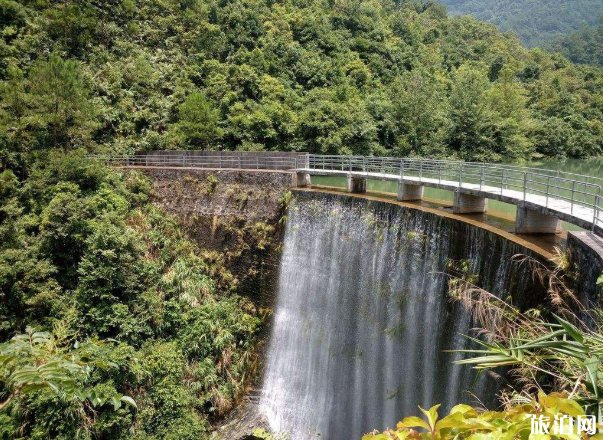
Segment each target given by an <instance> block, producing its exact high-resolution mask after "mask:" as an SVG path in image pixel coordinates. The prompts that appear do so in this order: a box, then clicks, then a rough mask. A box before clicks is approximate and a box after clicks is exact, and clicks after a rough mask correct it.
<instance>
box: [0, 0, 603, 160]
mask: <svg viewBox="0 0 603 440" xmlns="http://www.w3.org/2000/svg"><path fill="white" fill-rule="evenodd" d="M0 8H1V14H0V16H1V17H2V43H1V46H0V53H1V57H0V58H1V64H0V78H1V79H2V83H1V87H2V101H1V103H0V107H1V108H0V125H1V127H0V128H1V134H0V136H2V137H1V140H0V160H1V163H2V167H7V166H10V167H13V168H15V167H17V168H18V167H20V166H22V164H23V160H24V157H26V156H27V157H29V155H30V153H36V152H40V151H46V150H48V149H51V148H62V149H64V150H66V151H67V150H69V149H71V148H75V147H84V148H87V149H88V150H89V151H93V150H94V151H118V152H125V151H134V150H145V149H164V148H213V149H217V148H225V149H248V150H249V149H253V150H257V149H266V150H271V149H282V150H302V151H310V152H320V153H332V154H335V153H339V154H349V153H356V154H394V155H407V154H416V155H430V156H448V157H457V158H462V159H472V160H488V161H496V160H515V159H522V158H523V159H529V158H531V157H533V156H535V155H536V156H538V155H545V156H571V157H583V156H592V155H599V154H601V152H602V148H603V123H602V120H603V118H602V108H603V107H602V104H601V103H602V101H603V75H602V72H601V71H600V70H597V69H594V68H590V67H576V66H573V65H572V64H570V63H569V62H568V61H566V60H565V59H564V58H561V57H559V56H556V55H548V54H545V53H543V52H541V51H538V50H534V51H529V50H526V49H524V48H523V47H521V45H520V42H519V41H518V40H516V39H515V38H514V37H512V36H510V35H502V34H501V33H499V32H498V31H497V30H496V29H495V28H494V26H492V25H488V24H484V23H480V22H477V21H475V20H474V19H471V18H468V17H463V18H452V19H451V18H447V17H446V13H445V10H444V8H443V7H442V6H440V5H437V4H434V3H431V4H423V3H420V2H403V3H402V4H401V5H399V6H396V5H395V4H394V3H390V2H388V1H386V0H383V1H377V0H371V1H359V0H332V1H328V0H324V1H320V0H308V1H301V0H298V1H283V2H275V1H272V0H229V1H224V0H210V1H197V0H112V1H106V2H97V1H93V0H73V1H70V2H58V1H48V0H46V1H34V0H26V1H18V2H17V1H12V0H0Z"/></svg>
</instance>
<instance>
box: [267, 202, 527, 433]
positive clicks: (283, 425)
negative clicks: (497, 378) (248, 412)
mask: <svg viewBox="0 0 603 440" xmlns="http://www.w3.org/2000/svg"><path fill="white" fill-rule="evenodd" d="M522 251H523V252H525V250H523V248H520V247H519V246H517V245H515V244H513V243H511V242H508V241H507V240H504V239H503V238H500V237H498V236H496V235H494V234H492V233H489V232H487V231H484V230H482V229H480V228H476V227H473V226H470V225H467V224H465V223H462V222H458V221H455V220H451V219H447V218H443V217H440V216H437V215H434V214H431V213H426V212H421V211H417V210H410V209H408V208H404V207H401V206H398V205H394V204H389V203H384V202H378V201H370V200H366V199H359V198H351V197H346V196H344V195H334V194H320V193H299V194H297V195H296V196H295V198H294V200H293V203H292V205H291V207H290V209H289V219H288V223H287V227H286V232H285V241H284V249H283V255H282V258H281V263H280V274H279V281H278V291H277V292H278V293H277V304H276V310H275V316H274V323H273V327H272V334H271V339H270V344H269V347H268V353H267V361H266V370H265V378H264V384H263V390H262V400H261V408H262V411H263V412H264V413H265V415H266V416H267V418H268V420H269V421H270V424H271V428H272V429H273V430H275V431H277V432H287V433H288V438H290V439H291V440H309V439H314V438H317V437H319V438H321V439H323V440H348V439H350V440H352V439H360V438H361V436H362V434H363V433H366V432H368V431H370V430H372V429H375V428H377V429H385V428H387V427H393V426H395V424H396V422H397V421H398V420H400V419H401V417H402V416H403V415H411V414H416V413H417V411H418V409H417V405H421V406H423V407H430V406H432V405H433V404H435V403H442V404H443V408H442V410H445V409H447V408H448V409H449V408H450V407H452V406H453V405H454V404H456V403H459V402H470V403H475V397H472V396H478V397H479V398H480V400H481V401H482V402H483V403H484V404H486V405H492V404H493V402H494V397H495V396H494V394H495V390H496V384H495V383H493V380H492V379H491V378H489V377H487V376H486V375H481V376H479V377H476V374H475V372H474V371H473V370H471V369H470V368H469V367H463V366H455V365H452V361H453V360H454V358H455V357H458V356H459V354H455V353H449V352H446V351H444V350H449V349H454V348H460V347H464V346H466V344H467V343H468V342H467V339H466V338H464V337H463V336H462V334H466V333H468V331H469V329H470V328H471V326H472V322H471V318H470V316H469V315H468V313H466V312H465V311H463V310H462V308H461V307H460V305H459V304H454V303H451V302H450V301H449V297H448V296H447V278H446V277H445V276H444V275H443V274H442V272H444V271H446V268H447V267H448V266H449V264H450V262H451V261H461V260H466V263H465V264H466V265H467V267H468V269H469V272H470V273H473V274H477V275H478V276H479V278H478V284H480V285H481V286H482V287H484V288H486V289H489V290H490V291H492V292H493V293H495V294H497V295H507V294H508V293H509V292H513V294H514V295H517V296H518V297H522V296H524V294H525V295H527V294H528V293H529V292H527V289H531V288H533V286H531V278H530V277H529V276H528V274H527V273H526V270H524V269H522V268H519V267H517V265H516V264H515V263H512V262H511V257H512V255H514V254H516V253H519V252H522Z"/></svg>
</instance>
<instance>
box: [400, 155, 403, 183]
mask: <svg viewBox="0 0 603 440" xmlns="http://www.w3.org/2000/svg"><path fill="white" fill-rule="evenodd" d="M400 178H402V179H404V159H402V160H401V166H400Z"/></svg>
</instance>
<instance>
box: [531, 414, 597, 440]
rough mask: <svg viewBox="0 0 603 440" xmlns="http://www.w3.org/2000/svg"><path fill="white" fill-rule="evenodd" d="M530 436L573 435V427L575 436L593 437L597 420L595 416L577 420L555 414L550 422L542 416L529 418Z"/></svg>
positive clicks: (581, 417)
mask: <svg viewBox="0 0 603 440" xmlns="http://www.w3.org/2000/svg"><path fill="white" fill-rule="evenodd" d="M531 422H532V434H553V435H564V434H566V435H567V434H574V433H575V431H574V426H575V427H576V430H577V434H578V435H580V434H588V435H594V434H596V433H597V419H596V417H595V416H578V417H577V420H574V418H573V417H571V416H568V415H559V414H556V415H555V417H554V418H553V419H552V420H551V418H550V417H547V416H544V415H542V414H541V415H538V416H537V415H535V414H532V416H531Z"/></svg>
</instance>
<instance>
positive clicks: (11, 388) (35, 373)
mask: <svg viewBox="0 0 603 440" xmlns="http://www.w3.org/2000/svg"><path fill="white" fill-rule="evenodd" d="M94 350H95V346H94V344H84V345H79V344H78V345H77V346H76V347H75V348H74V349H73V350H71V351H68V352H66V353H62V352H60V351H59V349H58V347H57V345H56V341H55V340H54V339H53V338H52V336H51V335H50V333H47V332H36V331H34V330H33V329H32V328H30V327H28V328H27V329H26V333H25V334H22V335H17V336H15V337H14V338H12V339H11V340H10V341H8V342H5V343H3V344H0V382H2V383H3V385H4V388H5V390H6V392H7V393H8V395H7V396H6V397H5V399H4V401H2V402H0V411H2V410H3V409H4V408H5V407H6V406H7V405H8V404H9V403H11V401H13V400H14V399H15V398H17V397H19V396H21V395H26V394H31V393H34V392H37V391H40V390H44V389H50V390H52V391H53V392H55V393H56V394H57V395H59V396H61V397H63V398H66V399H72V398H78V399H80V400H81V401H84V400H87V401H89V402H90V403H91V404H92V405H93V406H98V405H103V404H105V403H107V402H111V403H113V406H114V407H115V408H119V407H120V406H121V404H122V402H123V403H127V404H129V405H132V406H134V407H135V406H136V404H135V402H134V400H133V399H132V398H131V397H128V396H123V395H121V394H118V393H110V394H103V395H100V394H99V393H98V392H94V391H91V390H88V389H86V388H85V387H84V386H83V385H82V384H83V382H84V380H85V379H86V378H87V377H88V375H89V374H90V372H91V371H92V369H93V368H94V367H95V366H98V367H103V366H104V365H103V363H102V362H101V361H96V360H94V356H93V353H94Z"/></svg>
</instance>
